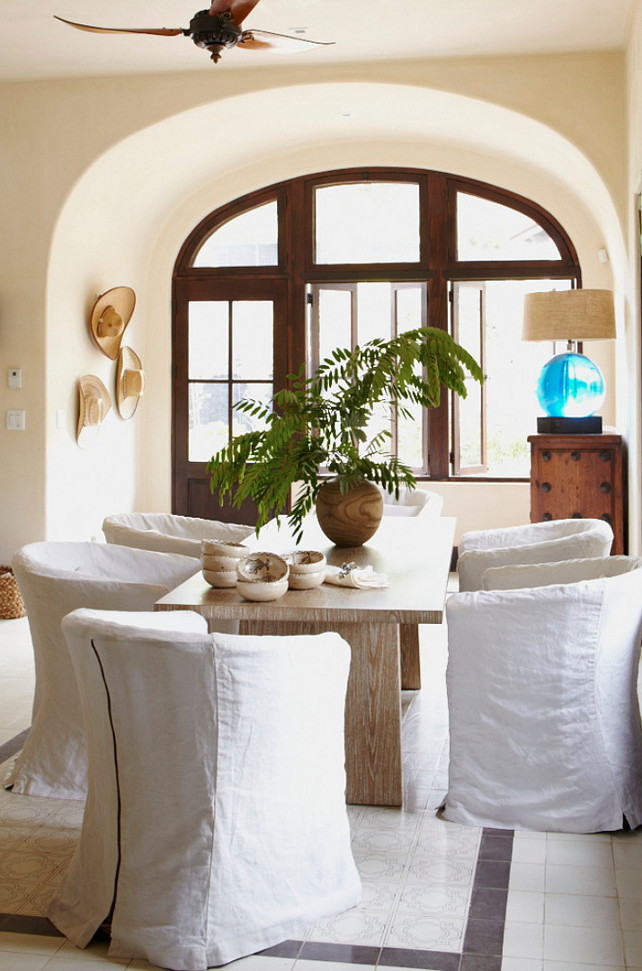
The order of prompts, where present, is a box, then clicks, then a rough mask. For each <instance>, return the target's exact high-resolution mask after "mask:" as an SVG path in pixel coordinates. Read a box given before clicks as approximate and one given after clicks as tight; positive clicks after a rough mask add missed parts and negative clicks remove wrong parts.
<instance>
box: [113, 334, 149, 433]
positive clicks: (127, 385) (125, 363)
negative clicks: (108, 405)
mask: <svg viewBox="0 0 642 971" xmlns="http://www.w3.org/2000/svg"><path fill="white" fill-rule="evenodd" d="M144 391H145V372H144V371H143V365H142V364H141V362H140V358H139V356H138V354H136V353H135V352H134V351H132V349H131V347H127V346H125V347H121V349H120V353H119V354H118V364H117V365H116V407H117V408H118V413H119V415H120V417H121V418H124V419H125V420H127V419H129V418H133V416H134V412H135V411H136V409H137V408H138V402H139V401H140V398H141V396H142V395H143V393H144Z"/></svg>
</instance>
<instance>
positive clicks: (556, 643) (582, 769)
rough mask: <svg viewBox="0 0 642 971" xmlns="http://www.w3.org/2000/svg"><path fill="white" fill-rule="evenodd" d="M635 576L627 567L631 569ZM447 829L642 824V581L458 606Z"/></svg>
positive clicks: (452, 640) (451, 620) (587, 583)
mask: <svg viewBox="0 0 642 971" xmlns="http://www.w3.org/2000/svg"><path fill="white" fill-rule="evenodd" d="M622 566H623V567H624V568H625V569H626V568H627V565H626V564H622ZM447 623H448V649H449V660H448V669H447V688H448V708H449V718H450V763H449V787H448V794H447V796H446V801H445V808H444V815H445V817H446V819H449V820H452V821H454V822H458V823H465V824H469V825H475V826H495V827H500V828H501V827H504V828H511V829H513V828H528V829H535V830H553V831H560V832H568V833H591V832H597V831H602V830H616V829H620V828H621V827H622V823H623V817H624V818H626V819H627V821H628V823H629V824H630V826H631V827H632V828H634V827H636V826H639V825H640V824H641V823H642V729H641V726H640V709H639V702H638V699H637V691H636V686H637V676H638V666H639V660H640V638H641V636H642V570H639V569H633V570H629V571H628V572H625V573H622V574H621V575H619V576H607V577H604V578H601V579H593V580H583V581H580V582H577V583H570V584H556V585H552V586H541V587H532V588H527V589H513V590H492V591H491V590H489V591H479V592H471V593H459V594H454V595H453V596H452V597H451V598H450V600H449V601H448V604H447Z"/></svg>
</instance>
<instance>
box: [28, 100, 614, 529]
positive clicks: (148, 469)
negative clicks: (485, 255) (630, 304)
mask: <svg viewBox="0 0 642 971" xmlns="http://www.w3.org/2000/svg"><path fill="white" fill-rule="evenodd" d="M362 164H363V165H373V164H394V165H411V166H425V167H426V168H441V169H443V170H447V171H453V172H460V173H465V174H468V175H470V176H472V177H475V178H479V179H482V180H485V181H489V182H495V183H497V184H501V185H504V186H506V187H507V188H510V189H513V190H514V191H517V192H520V193H521V194H523V195H526V196H529V197H531V198H533V199H536V200H537V201H539V202H540V203H541V204H542V205H544V206H545V207H546V208H547V209H549V210H550V211H551V212H553V213H554V214H555V215H556V216H557V217H558V218H559V219H560V221H561V222H562V223H563V224H564V225H565V227H566V228H567V230H568V231H569V232H570V234H571V236H572V237H573V238H574V240H575V241H576V245H577V246H578V250H579V251H580V258H581V260H582V263H583V267H584V270H585V283H588V284H589V285H593V286H610V285H612V284H611V276H610V269H612V270H613V282H614V283H615V285H616V286H617V285H618V282H619V278H621V277H622V276H623V275H624V268H625V256H624V252H625V251H624V245H623V237H622V231H621V227H620V225H619V223H618V219H617V213H616V210H615V207H614V204H613V201H612V199H611V197H610V195H609V192H608V190H607V187H606V185H605V183H604V181H603V179H602V178H601V177H600V173H598V172H597V170H596V169H595V167H594V166H593V165H591V164H590V162H589V161H588V160H587V158H586V157H585V156H584V155H583V154H582V153H581V152H580V151H579V150H578V149H577V148H576V147H575V146H574V145H573V144H572V143H571V142H570V141H569V140H568V139H566V138H564V137H562V135H560V134H559V133H557V132H555V131H553V130H552V129H551V128H548V127H546V126H545V125H543V124H542V123H540V122H538V121H535V120H533V119H531V118H528V117H526V116H524V115H520V114H518V113H516V112H514V111H509V110H507V109H505V108H501V107H498V106H497V105H494V104H491V103H489V102H483V101H480V100H476V99H473V98H468V97H463V96H460V95H454V94H450V93H447V92H442V91H436V90H434V89H426V88H421V87H418V86H407V85H392V84H377V83H374V82H373V83H365V82H354V83H341V84H338V83H337V84H322V85H298V86H295V87H282V88H276V89H272V90H269V91H261V92H254V93H252V94H246V95H242V96H238V97H232V98H228V99H226V100H223V101H217V102H215V103H212V104H207V105H202V106H200V107H198V108H194V109H191V110H189V111H185V112H183V113H181V114H179V115H175V116H173V117H170V118H168V119H166V120H165V121H163V122H159V123H157V124H155V125H153V126H150V127H148V128H145V129H142V130H141V131H139V132H137V133H136V134H134V135H132V136H130V137H128V138H126V139H124V140H123V141H121V142H119V143H118V144H116V145H115V146H114V147H113V148H112V149H110V150H109V151H107V152H106V153H105V154H103V155H102V156H101V157H100V158H98V159H96V161H95V162H94V163H93V165H92V166H91V167H90V168H89V169H87V170H86V172H85V173H84V175H83V176H82V178H81V179H79V181H78V182H77V183H76V185H75V186H74V188H73V190H72V191H71V193H70V194H69V196H68V198H67V200H66V203H65V205H64V208H63V210H62V211H61V213H60V217H59V219H58V222H57V225H56V229H55V233H54V237H53V241H52V247H51V258H50V264H49V276H48V301H47V335H48V336H47V349H48V363H47V403H48V410H49V412H50V414H54V413H55V411H56V409H58V408H60V407H61V405H60V402H61V401H62V402H66V404H67V406H68V407H67V411H68V413H69V414H73V413H74V408H73V403H72V399H71V397H70V396H71V395H72V394H73V392H72V391H71V390H70V389H72V388H73V387H74V386H75V381H76V379H77V377H78V376H79V375H80V374H82V373H86V372H87V371H94V372H96V373H99V374H100V375H101V376H102V377H103V379H104V380H105V381H106V383H107V384H108V385H109V384H110V382H111V381H112V373H111V363H110V362H108V361H107V359H106V358H105V359H99V358H97V357H96V352H95V348H93V347H92V346H91V343H90V342H89V341H88V340H87V339H84V340H82V341H81V340H79V339H78V336H77V335H76V334H73V335H72V329H73V328H75V327H76V326H77V324H76V321H77V320H78V294H79V293H83V294H86V302H87V304H88V305H90V303H91V299H92V298H93V296H94V295H95V293H96V292H100V291H102V290H104V289H107V288H108V287H109V286H115V285H118V284H128V285H130V286H133V287H134V288H135V290H136V292H137V294H138V305H137V310H136V314H135V317H134V319H133V321H132V324H131V325H130V330H129V331H128V340H129V342H130V343H131V344H132V346H134V348H135V349H136V350H137V351H138V352H139V353H140V354H141V357H142V359H143V363H144V365H145V367H146V370H147V375H148V391H147V393H146V396H145V399H144V401H143V403H142V405H141V407H140V408H139V411H138V413H137V416H136V420H135V421H132V422H128V423H123V422H122V421H120V420H119V419H118V418H117V417H116V416H115V415H114V414H113V413H112V414H111V415H110V416H108V419H107V420H106V422H105V423H104V426H103V429H102V430H101V438H100V441H99V444H98V446H97V447H96V448H95V449H94V450H93V451H92V452H91V453H83V452H80V451H79V450H78V448H77V446H76V444H75V440H74V436H73V423H72V422H71V421H68V424H67V428H66V429H57V430H56V433H55V434H54V435H51V436H49V438H48V440H47V480H48V487H47V534H48V535H49V536H50V538H59V537H61V536H63V535H64V536H65V537H69V534H70V523H73V524H74V529H75V531H76V533H77V536H78V538H87V537H88V536H91V535H97V534H99V529H100V523H101V522H102V518H103V516H104V515H106V514H108V513H111V512H114V511H117V510H124V509H128V508H134V507H137V508H148V509H163V508H166V509H167V508H169V503H170V465H169V463H170V441H171V427H170V422H171V417H170V400H169V399H170V363H171V359H170V325H171V272H172V266H173V262H174V259H175V257H176V253H177V251H178V249H179V247H180V244H181V243H182V241H183V239H184V238H185V236H186V235H187V234H188V233H189V231H190V230H191V228H192V227H193V226H194V225H195V223H197V222H198V221H199V220H200V219H201V218H202V217H203V215H205V214H206V213H207V212H208V211H210V210H211V209H213V208H215V207H216V206H217V205H220V204H221V203H222V202H224V201H226V200H228V199H230V198H234V197H235V196H237V195H241V194H243V193H245V192H247V191H249V190H250V189H252V188H256V187H259V186H261V185H265V184H269V183H272V182H276V181H278V180H281V179H284V178H288V177H289V176H291V175H299V174H303V173H305V172H310V171H315V170H320V169H330V168H335V167H342V166H348V165H362ZM600 247H606V248H607V249H608V250H609V252H610V257H611V264H610V269H609V268H608V267H606V268H605V267H604V266H603V265H602V264H600V263H599V261H598V259H597V252H598V249H599V248H600ZM587 274H588V276H587ZM86 310H87V307H85V311H86ZM61 334H68V335H69V337H70V338H71V337H72V336H73V339H70V340H68V341H61V340H60V335H61ZM65 431H66V434H65V433H64V432H65ZM105 469H109V475H108V476H107V475H105V472H104V470H105ZM63 483H64V485H65V489H64V490H63V489H61V484H63ZM71 484H72V487H70V485H71ZM501 503H502V505H503V504H504V503H505V500H504V499H502V500H501ZM491 506H492V504H491ZM482 525H483V524H482Z"/></svg>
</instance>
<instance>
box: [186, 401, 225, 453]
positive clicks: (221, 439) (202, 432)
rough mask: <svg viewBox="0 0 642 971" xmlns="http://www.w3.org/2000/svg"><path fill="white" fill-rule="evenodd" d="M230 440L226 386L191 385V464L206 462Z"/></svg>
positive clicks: (189, 450) (189, 449)
mask: <svg viewBox="0 0 642 971" xmlns="http://www.w3.org/2000/svg"><path fill="white" fill-rule="evenodd" d="M228 440H229V422H228V386H227V384H202V383H200V382H191V383H190V385H189V447H188V453H189V461H190V462H207V461H209V459H210V458H211V456H212V455H213V454H214V452H218V450H219V449H220V448H223V447H224V446H225V445H227V443H228Z"/></svg>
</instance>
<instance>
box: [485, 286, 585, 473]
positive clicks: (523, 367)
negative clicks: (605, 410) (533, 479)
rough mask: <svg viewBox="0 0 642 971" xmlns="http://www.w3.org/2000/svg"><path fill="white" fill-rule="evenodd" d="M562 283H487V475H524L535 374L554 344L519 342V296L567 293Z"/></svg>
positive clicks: (535, 410)
mask: <svg viewBox="0 0 642 971" xmlns="http://www.w3.org/2000/svg"><path fill="white" fill-rule="evenodd" d="M569 286H570V284H569V282H568V281H566V280H507V281H495V282H487V283H486V373H487V374H488V380H487V382H486V409H487V433H488V447H487V458H488V474H489V475H506V476H529V475H530V453H529V447H528V442H527V441H526V439H527V437H528V436H529V435H533V434H535V433H536V432H537V415H538V414H539V413H540V408H539V404H538V401H537V394H536V387H537V379H538V377H539V372H540V371H541V369H542V367H543V365H544V364H545V363H546V361H548V360H549V359H550V358H551V357H552V355H553V354H554V353H555V346H554V344H553V342H552V341H551V342H548V341H544V342H542V343H539V342H537V341H523V340H522V339H521V337H522V335H521V331H522V314H523V303H524V294H525V293H531V292H534V291H536V290H567V289H569Z"/></svg>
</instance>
